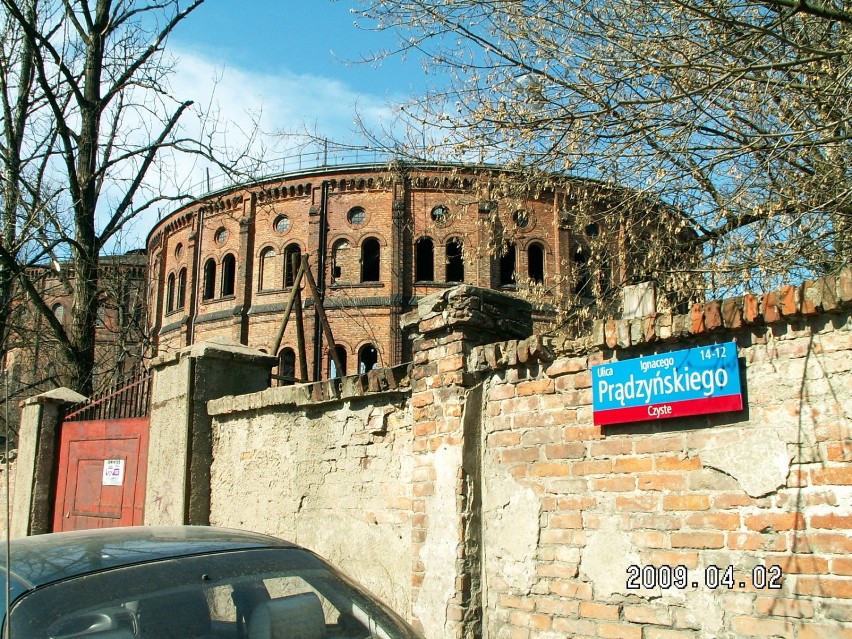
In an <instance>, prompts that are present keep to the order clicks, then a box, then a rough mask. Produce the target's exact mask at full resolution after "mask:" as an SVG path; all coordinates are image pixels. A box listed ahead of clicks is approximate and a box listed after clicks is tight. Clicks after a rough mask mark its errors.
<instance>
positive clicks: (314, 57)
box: [172, 0, 425, 97]
mask: <svg viewBox="0 0 852 639" xmlns="http://www.w3.org/2000/svg"><path fill="white" fill-rule="evenodd" d="M356 6H357V1H356V0H337V1H332V0H284V1H283V2H282V1H281V0H252V2H248V3H245V4H243V3H240V2H237V1H234V0H208V1H207V2H205V3H204V4H203V5H202V6H201V7H199V8H198V9H197V10H196V11H195V12H194V13H193V14H192V15H191V16H190V18H189V19H188V20H186V21H185V22H184V23H183V24H181V25H180V26H179V28H178V30H177V31H176V34H175V36H176V37H175V38H174V39H173V40H172V44H176V45H178V46H179V47H180V48H181V49H184V48H185V49H188V50H191V51H194V52H195V53H197V54H200V55H203V56H205V57H207V58H208V59H210V60H215V61H218V62H220V63H221V64H223V65H227V66H228V67H233V68H238V69H243V70H251V71H255V72H258V73H263V74H271V75H275V74H279V73H285V74H286V73H296V74H310V75H315V76H319V77H326V78H332V79H336V80H339V81H341V82H345V83H347V84H350V85H351V86H352V87H353V88H356V89H357V90H358V91H361V92H364V93H365V94H370V95H373V96H397V97H398V96H400V95H407V94H408V93H409V92H410V91H411V90H415V89H422V88H423V87H424V86H425V75H424V74H423V72H422V69H421V67H420V65H419V62H418V61H416V60H406V61H403V60H402V59H401V58H399V57H395V58H394V59H392V60H389V61H385V62H384V63H383V64H382V65H381V66H380V67H376V66H375V65H365V64H347V62H349V61H357V60H360V59H362V58H363V57H364V56H366V55H369V54H370V53H371V52H373V51H378V50H382V49H387V48H389V47H393V45H394V39H393V35H392V34H391V33H389V32H384V33H379V32H375V31H370V30H368V29H363V28H358V27H356V26H355V24H354V23H355V22H356V20H357V21H358V22H359V23H362V24H363V23H365V22H364V20H362V19H359V17H358V16H357V15H355V14H353V13H352V11H351V10H352V9H353V8H354V7H356ZM249 13H250V15H246V14H249Z"/></svg>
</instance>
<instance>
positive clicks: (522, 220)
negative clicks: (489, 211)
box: [512, 209, 530, 229]
mask: <svg viewBox="0 0 852 639" xmlns="http://www.w3.org/2000/svg"><path fill="white" fill-rule="evenodd" d="M512 221H513V222H514V223H515V226H517V227H518V228H519V229H525V228H527V227H528V226H529V225H530V214H529V213H527V212H526V211H524V210H522V209H518V210H517V211H515V212H514V213H512Z"/></svg>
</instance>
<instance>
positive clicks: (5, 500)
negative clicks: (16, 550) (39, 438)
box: [0, 451, 18, 531]
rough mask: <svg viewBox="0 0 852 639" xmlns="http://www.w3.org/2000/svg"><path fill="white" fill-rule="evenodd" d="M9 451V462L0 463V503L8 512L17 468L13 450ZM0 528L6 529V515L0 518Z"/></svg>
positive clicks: (12, 498) (13, 492) (11, 505)
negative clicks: (7, 475) (7, 477)
mask: <svg viewBox="0 0 852 639" xmlns="http://www.w3.org/2000/svg"><path fill="white" fill-rule="evenodd" d="M10 453H11V454H10V455H9V463H8V464H6V463H5V462H3V463H2V464H0V504H2V507H3V508H4V509H5V508H8V509H9V512H10V513H11V512H12V508H13V507H14V504H13V503H12V502H13V501H14V498H15V497H14V496H15V478H16V477H17V473H16V470H17V468H18V464H17V460H16V458H15V451H10ZM7 472H8V473H9V479H8V486H9V493H8V495H7V494H6V486H7V479H6V473H7ZM0 530H4V531H5V530H6V517H3V518H2V519H0Z"/></svg>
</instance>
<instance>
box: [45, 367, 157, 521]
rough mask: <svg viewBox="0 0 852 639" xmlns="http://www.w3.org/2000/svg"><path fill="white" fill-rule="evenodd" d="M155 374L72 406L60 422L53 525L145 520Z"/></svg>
mask: <svg viewBox="0 0 852 639" xmlns="http://www.w3.org/2000/svg"><path fill="white" fill-rule="evenodd" d="M150 382H151V378H150V376H149V375H147V374H143V375H140V376H138V377H137V378H135V379H134V380H133V381H132V382H131V383H129V384H127V385H125V386H123V387H122V388H118V389H115V390H112V391H111V392H108V393H106V394H104V396H102V397H95V398H92V399H90V400H88V401H86V402H85V403H83V404H80V405H78V406H75V407H72V409H71V411H69V414H68V415H67V416H66V418H65V420H64V421H63V423H62V429H61V432H60V439H59V455H58V458H59V468H58V471H57V481H56V501H55V503H54V510H53V531H54V532H60V531H63V530H82V529H87V528H109V527H114V526H134V525H141V524H142V523H143V517H144V506H145V479H146V471H147V467H148V416H147V415H148V403H149V392H150Z"/></svg>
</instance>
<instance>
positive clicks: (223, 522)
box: [210, 372, 414, 616]
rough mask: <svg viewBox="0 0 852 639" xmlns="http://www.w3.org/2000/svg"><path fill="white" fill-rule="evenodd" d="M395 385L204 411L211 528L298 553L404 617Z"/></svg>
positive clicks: (284, 395)
mask: <svg viewBox="0 0 852 639" xmlns="http://www.w3.org/2000/svg"><path fill="white" fill-rule="evenodd" d="M375 374H376V375H379V373H378V372H376V373H375ZM365 377H366V376H365ZM347 381H350V382H351V381H352V380H347ZM400 381H401V382H404V384H403V385H404V387H403V388H402V389H386V390H385V391H383V392H375V393H371V394H369V395H366V396H362V395H361V394H360V392H363V391H364V390H366V389H359V392H354V393H352V394H351V396H349V397H347V398H343V399H330V400H328V401H325V402H310V403H308V402H307V400H308V397H307V396H306V395H305V394H304V391H303V389H297V388H295V387H282V388H274V389H269V390H267V391H263V392H260V393H255V394H253V395H243V396H240V397H235V398H224V399H221V400H218V401H214V402H211V403H210V412H211V414H212V415H213V464H212V467H211V489H212V490H211V493H212V499H211V512H210V521H211V524H213V525H219V526H231V527H237V528H245V529H251V530H257V531H261V532H266V533H268V534H272V535H276V536H278V537H283V538H285V539H289V540H290V541H293V542H295V543H298V544H301V545H304V546H306V547H308V548H310V549H312V550H314V551H315V552H317V553H319V554H321V555H323V556H324V557H326V558H327V559H329V560H330V561H331V562H332V563H334V564H336V565H337V566H339V567H341V568H342V569H343V570H344V571H345V572H347V573H348V574H350V575H352V576H353V577H354V578H356V579H357V580H358V581H360V582H361V583H363V584H364V585H366V586H367V587H368V588H369V589H370V590H372V591H373V592H375V593H376V594H378V595H379V596H380V597H381V598H382V599H384V600H385V601H387V602H388V603H389V604H390V605H392V606H393V607H394V608H395V609H396V610H398V611H399V612H400V614H403V615H405V616H409V615H410V612H411V611H410V604H409V600H410V596H409V595H410V557H411V520H412V517H413V516H414V514H413V512H412V499H411V480H412V457H411V441H412V440H411V414H410V411H408V410H407V402H406V396H407V394H408V389H407V383H405V381H404V380H400ZM326 387H327V388H332V387H333V385H332V384H331V383H328V384H326Z"/></svg>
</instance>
